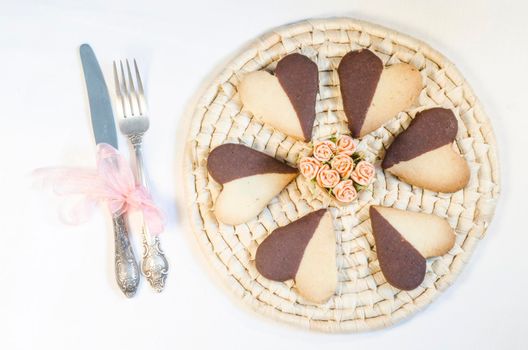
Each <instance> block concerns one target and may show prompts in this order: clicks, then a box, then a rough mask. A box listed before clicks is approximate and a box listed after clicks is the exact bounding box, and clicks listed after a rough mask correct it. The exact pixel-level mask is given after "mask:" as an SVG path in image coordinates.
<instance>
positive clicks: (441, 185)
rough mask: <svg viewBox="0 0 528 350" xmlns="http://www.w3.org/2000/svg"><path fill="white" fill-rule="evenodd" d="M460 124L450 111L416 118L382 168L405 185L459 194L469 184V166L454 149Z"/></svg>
mask: <svg viewBox="0 0 528 350" xmlns="http://www.w3.org/2000/svg"><path fill="white" fill-rule="evenodd" d="M457 131H458V122H457V120H456V117H455V115H454V114H453V112H452V111H451V110H450V109H444V108H431V109H427V110H424V111H422V112H420V113H417V114H416V117H415V118H414V120H413V121H412V122H411V124H410V125H409V127H408V128H407V130H405V131H404V132H402V133H401V134H399V135H398V136H397V137H396V139H395V140H394V142H393V143H392V144H391V145H390V147H389V149H388V150H387V153H386V155H385V159H384V160H383V162H382V165H381V166H382V168H383V169H386V170H387V171H389V172H390V173H392V174H394V175H396V176H398V177H399V178H400V179H402V180H403V181H405V182H407V183H410V184H411V185H416V186H419V187H422V188H426V189H428V190H432V191H437V192H456V191H458V190H460V189H462V188H464V187H465V186H466V185H467V183H468V181H469V175H470V172H469V167H468V165H467V162H466V161H465V160H464V158H462V157H461V156H460V154H458V153H457V152H456V151H455V150H454V149H453V141H454V140H455V137H456V134H457Z"/></svg>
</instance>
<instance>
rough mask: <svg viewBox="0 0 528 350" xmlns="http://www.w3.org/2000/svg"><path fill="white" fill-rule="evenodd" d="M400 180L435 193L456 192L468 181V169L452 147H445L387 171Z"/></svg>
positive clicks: (395, 165) (403, 162)
mask: <svg viewBox="0 0 528 350" xmlns="http://www.w3.org/2000/svg"><path fill="white" fill-rule="evenodd" d="M387 170H388V171H389V172H391V173H392V174H394V175H396V176H397V177H399V178H400V179H401V180H403V181H405V182H407V183H410V184H413V185H415V186H418V187H423V188H427V189H429V190H431V191H436V192H456V191H458V190H459V189H461V188H463V187H464V186H466V184H467V183H468V181H469V167H468V165H467V163H466V161H465V160H464V158H462V157H461V156H460V155H459V154H458V153H456V152H455V151H454V150H453V145H451V144H449V145H445V146H442V147H440V148H437V149H435V150H432V151H429V152H426V153H424V154H422V155H420V156H418V157H416V158H413V159H410V160H407V161H402V162H400V163H397V164H394V165H393V166H392V167H390V168H388V169H387Z"/></svg>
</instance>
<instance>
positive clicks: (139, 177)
mask: <svg viewBox="0 0 528 350" xmlns="http://www.w3.org/2000/svg"><path fill="white" fill-rule="evenodd" d="M130 141H131V143H132V146H133V147H134V154H135V160H136V161H135V164H136V169H135V170H136V171H135V172H134V173H135V177H136V183H139V184H141V185H143V186H144V187H145V188H147V189H148V185H147V181H146V178H145V173H144V166H143V152H142V149H141V141H142V140H141V136H140V137H137V138H136V139H131V140H130ZM142 226H143V227H142V232H143V261H142V263H141V270H142V272H143V274H144V275H145V277H146V278H147V280H148V281H149V283H150V285H151V287H152V288H154V290H156V291H157V292H161V291H162V290H163V289H164V288H165V280H166V279H167V275H168V273H169V262H168V261H167V258H166V257H165V253H164V252H163V250H162V249H161V243H160V240H159V238H158V237H157V236H152V235H151V234H150V232H149V230H148V227H147V225H146V224H145V221H143V225H142Z"/></svg>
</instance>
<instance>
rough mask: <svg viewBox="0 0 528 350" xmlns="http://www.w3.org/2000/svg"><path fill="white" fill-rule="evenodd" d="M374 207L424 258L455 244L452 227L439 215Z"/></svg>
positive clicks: (445, 251) (440, 252) (443, 251)
mask: <svg viewBox="0 0 528 350" xmlns="http://www.w3.org/2000/svg"><path fill="white" fill-rule="evenodd" d="M375 209H376V210H377V211H378V213H380V214H381V215H382V216H383V217H384V218H385V220H387V221H388V222H389V223H390V224H391V226H392V227H394V228H395V229H396V231H398V232H399V233H400V234H401V235H402V237H403V238H404V239H405V240H406V241H407V242H409V243H411V245H412V246H413V247H414V248H415V249H416V250H418V251H419V252H420V254H422V256H423V257H424V258H431V257H433V256H439V255H444V254H445V253H447V252H448V251H449V250H450V249H451V248H453V245H454V244H455V233H454V231H453V229H452V228H451V226H449V223H448V222H447V221H446V220H444V219H442V218H441V217H438V216H436V215H433V214H424V213H414V212H410V211H405V210H400V209H394V208H386V207H380V206H375Z"/></svg>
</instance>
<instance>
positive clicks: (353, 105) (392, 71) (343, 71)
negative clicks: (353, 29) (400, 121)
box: [337, 49, 422, 137]
mask: <svg viewBox="0 0 528 350" xmlns="http://www.w3.org/2000/svg"><path fill="white" fill-rule="evenodd" d="M337 73H338V75H339V84H340V89H341V96H342V98H343V109H344V111H345V114H346V116H347V119H348V127H349V129H350V131H351V132H352V135H353V136H354V137H363V136H364V135H366V134H368V133H370V132H371V131H374V130H376V129H377V128H379V127H380V126H382V125H383V124H385V123H386V122H387V121H389V120H390V119H392V118H394V117H395V116H396V115H397V114H398V113H399V112H401V111H403V110H405V109H407V108H409V107H411V106H412V105H413V104H414V102H415V100H416V98H417V97H418V95H419V94H420V91H421V90H422V77H421V75H420V72H419V71H418V70H417V69H416V68H415V67H413V66H411V65H410V64H406V63H398V64H393V65H391V66H389V67H386V68H383V62H382V61H381V59H380V58H379V57H378V56H376V55H375V54H374V53H373V52H372V51H370V50H366V49H365V50H359V51H351V52H349V53H347V54H346V55H345V56H343V58H342V59H341V62H340V63H339V67H338V68H337Z"/></svg>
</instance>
